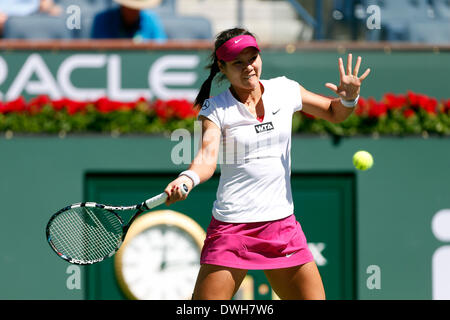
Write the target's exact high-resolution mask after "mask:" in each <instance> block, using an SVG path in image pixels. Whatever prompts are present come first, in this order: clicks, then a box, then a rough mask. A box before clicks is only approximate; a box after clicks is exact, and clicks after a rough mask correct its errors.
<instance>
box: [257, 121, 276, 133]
mask: <svg viewBox="0 0 450 320" xmlns="http://www.w3.org/2000/svg"><path fill="white" fill-rule="evenodd" d="M273 129H275V128H274V126H273V123H272V121H270V122H266V123H261V124H257V125H255V130H256V133H262V132H267V131H270V130H273Z"/></svg>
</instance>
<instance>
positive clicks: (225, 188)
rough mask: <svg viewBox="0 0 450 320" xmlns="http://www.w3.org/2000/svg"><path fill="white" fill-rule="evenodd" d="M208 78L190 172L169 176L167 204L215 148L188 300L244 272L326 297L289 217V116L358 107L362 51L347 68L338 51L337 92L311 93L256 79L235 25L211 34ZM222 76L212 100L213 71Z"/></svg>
mask: <svg viewBox="0 0 450 320" xmlns="http://www.w3.org/2000/svg"><path fill="white" fill-rule="evenodd" d="M211 60H212V63H211V65H210V66H209V67H210V70H211V71H210V74H209V77H208V79H206V81H205V82H204V83H203V85H202V87H201V89H200V92H199V94H198V96H197V99H196V101H195V105H196V106H198V107H200V106H201V110H200V112H199V120H201V122H202V139H201V146H200V148H199V151H198V153H197V154H196V156H195V158H194V160H193V162H192V163H191V165H190V167H189V169H188V170H186V171H184V172H182V173H181V174H180V175H179V177H178V178H177V179H175V180H174V181H172V182H171V183H169V185H168V186H167V187H166V189H165V192H166V193H167V194H168V196H169V197H168V200H167V202H166V203H167V204H168V205H170V204H172V203H174V202H176V201H180V200H184V199H186V197H187V195H183V194H182V193H181V191H180V190H177V187H176V186H177V185H180V184H181V183H185V184H187V185H188V187H189V190H192V188H194V187H195V186H196V185H197V184H199V183H202V182H204V181H206V180H208V179H209V178H210V177H211V176H212V175H213V173H214V171H215V169H216V163H217V162H218V161H217V160H218V154H219V149H220V146H221V145H222V148H223V155H224V159H223V161H221V175H220V181H219V186H218V190H217V199H216V201H215V202H214V205H213V209H212V218H211V223H210V225H209V227H208V229H207V236H206V239H205V242H204V246H203V250H202V253H201V258H200V259H201V261H200V263H201V267H200V271H199V274H198V277H197V282H196V285H195V288H194V292H193V296H192V298H193V299H231V298H232V297H233V296H234V294H235V293H236V291H237V290H238V288H239V286H240V284H241V282H242V280H243V279H244V277H245V275H246V273H247V271H248V270H255V269H256V270H264V273H265V275H266V277H267V279H268V281H269V283H270V285H271V286H272V288H273V290H274V291H275V293H276V294H277V295H278V296H279V297H280V298H281V299H314V300H320V299H325V292H324V288H323V284H322V279H321V277H320V274H319V271H318V269H317V266H316V264H315V262H314V259H313V256H312V254H311V252H310V251H309V249H308V246H307V242H306V238H305V235H304V233H303V231H302V228H301V226H300V224H299V222H298V221H297V220H296V217H295V215H294V206H293V200H292V194H291V184H290V172H291V166H290V146H291V128H292V114H293V113H294V112H295V111H299V110H303V111H304V112H306V113H308V114H310V115H313V116H316V117H319V118H322V119H325V120H328V121H331V122H334V123H337V122H341V121H343V120H345V119H346V118H347V117H348V116H349V115H350V114H351V113H352V111H353V107H355V106H356V104H357V101H358V97H359V92H360V86H361V82H362V81H363V80H364V79H365V78H366V77H367V75H368V74H369V72H370V69H367V70H366V71H365V72H364V73H363V74H362V75H361V76H358V73H359V68H360V65H361V57H358V59H357V61H356V65H355V67H354V68H353V67H352V55H351V54H349V55H348V57H347V68H346V69H345V67H344V63H343V61H342V59H341V58H340V59H339V62H338V67H339V73H340V84H339V85H338V86H337V85H335V84H331V83H327V84H326V87H328V88H329V89H331V90H332V91H333V92H334V93H336V94H337V95H338V98H336V99H329V98H326V97H323V96H321V95H318V94H314V93H312V92H310V91H308V90H306V89H305V88H303V87H302V86H301V85H300V84H299V83H297V82H295V81H293V80H289V79H287V78H285V77H278V78H274V79H270V80H261V79H260V76H261V71H262V60H261V56H260V49H259V47H258V44H257V42H256V39H255V37H254V36H253V34H251V33H250V32H248V31H247V30H244V29H240V28H234V29H229V30H225V31H223V32H221V33H220V34H219V35H218V36H217V38H216V41H215V50H214V52H213V53H212V55H211ZM218 74H221V76H222V77H226V79H227V80H228V81H229V83H230V87H229V89H228V90H226V91H224V92H222V93H221V94H219V95H217V96H215V97H212V98H210V89H211V84H212V81H213V79H214V78H215V77H216V75H218Z"/></svg>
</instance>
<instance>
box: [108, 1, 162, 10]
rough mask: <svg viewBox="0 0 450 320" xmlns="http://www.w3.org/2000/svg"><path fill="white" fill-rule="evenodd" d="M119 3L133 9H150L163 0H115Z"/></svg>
mask: <svg viewBox="0 0 450 320" xmlns="http://www.w3.org/2000/svg"><path fill="white" fill-rule="evenodd" d="M114 1H115V2H117V3H118V4H120V5H122V6H124V7H128V8H132V9H138V10H139V9H148V8H153V7H156V6H158V5H159V4H160V3H161V0H114Z"/></svg>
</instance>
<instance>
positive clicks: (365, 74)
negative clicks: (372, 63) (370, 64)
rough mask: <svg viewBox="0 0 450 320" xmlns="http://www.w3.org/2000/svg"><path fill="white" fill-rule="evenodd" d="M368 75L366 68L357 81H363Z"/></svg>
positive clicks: (368, 70)
mask: <svg viewBox="0 0 450 320" xmlns="http://www.w3.org/2000/svg"><path fill="white" fill-rule="evenodd" d="M369 73H370V68H368V69H367V70H366V71H365V72H364V73H363V75H362V76H361V77H359V80H364V79H365V78H366V77H367V76H368V75H369Z"/></svg>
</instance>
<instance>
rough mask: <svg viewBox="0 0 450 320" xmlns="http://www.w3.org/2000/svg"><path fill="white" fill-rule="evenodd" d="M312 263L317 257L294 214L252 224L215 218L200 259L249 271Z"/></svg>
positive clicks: (202, 261)
mask: <svg viewBox="0 0 450 320" xmlns="http://www.w3.org/2000/svg"><path fill="white" fill-rule="evenodd" d="M310 261H313V256H312V254H311V251H309V249H308V245H307V242H306V237H305V235H304V233H303V230H302V228H301V226H300V223H298V222H297V220H296V219H295V215H294V214H292V215H290V216H288V217H286V218H284V219H280V220H275V221H266V222H252V223H228V222H222V221H218V220H216V219H215V218H214V217H212V219H211V223H210V225H209V227H208V229H207V232H206V239H205V242H204V245H203V249H202V253H201V257H200V263H201V264H213V265H219V266H224V267H230V268H237V269H246V270H266V269H280V268H288V267H293V266H298V265H302V264H305V263H307V262H310Z"/></svg>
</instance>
